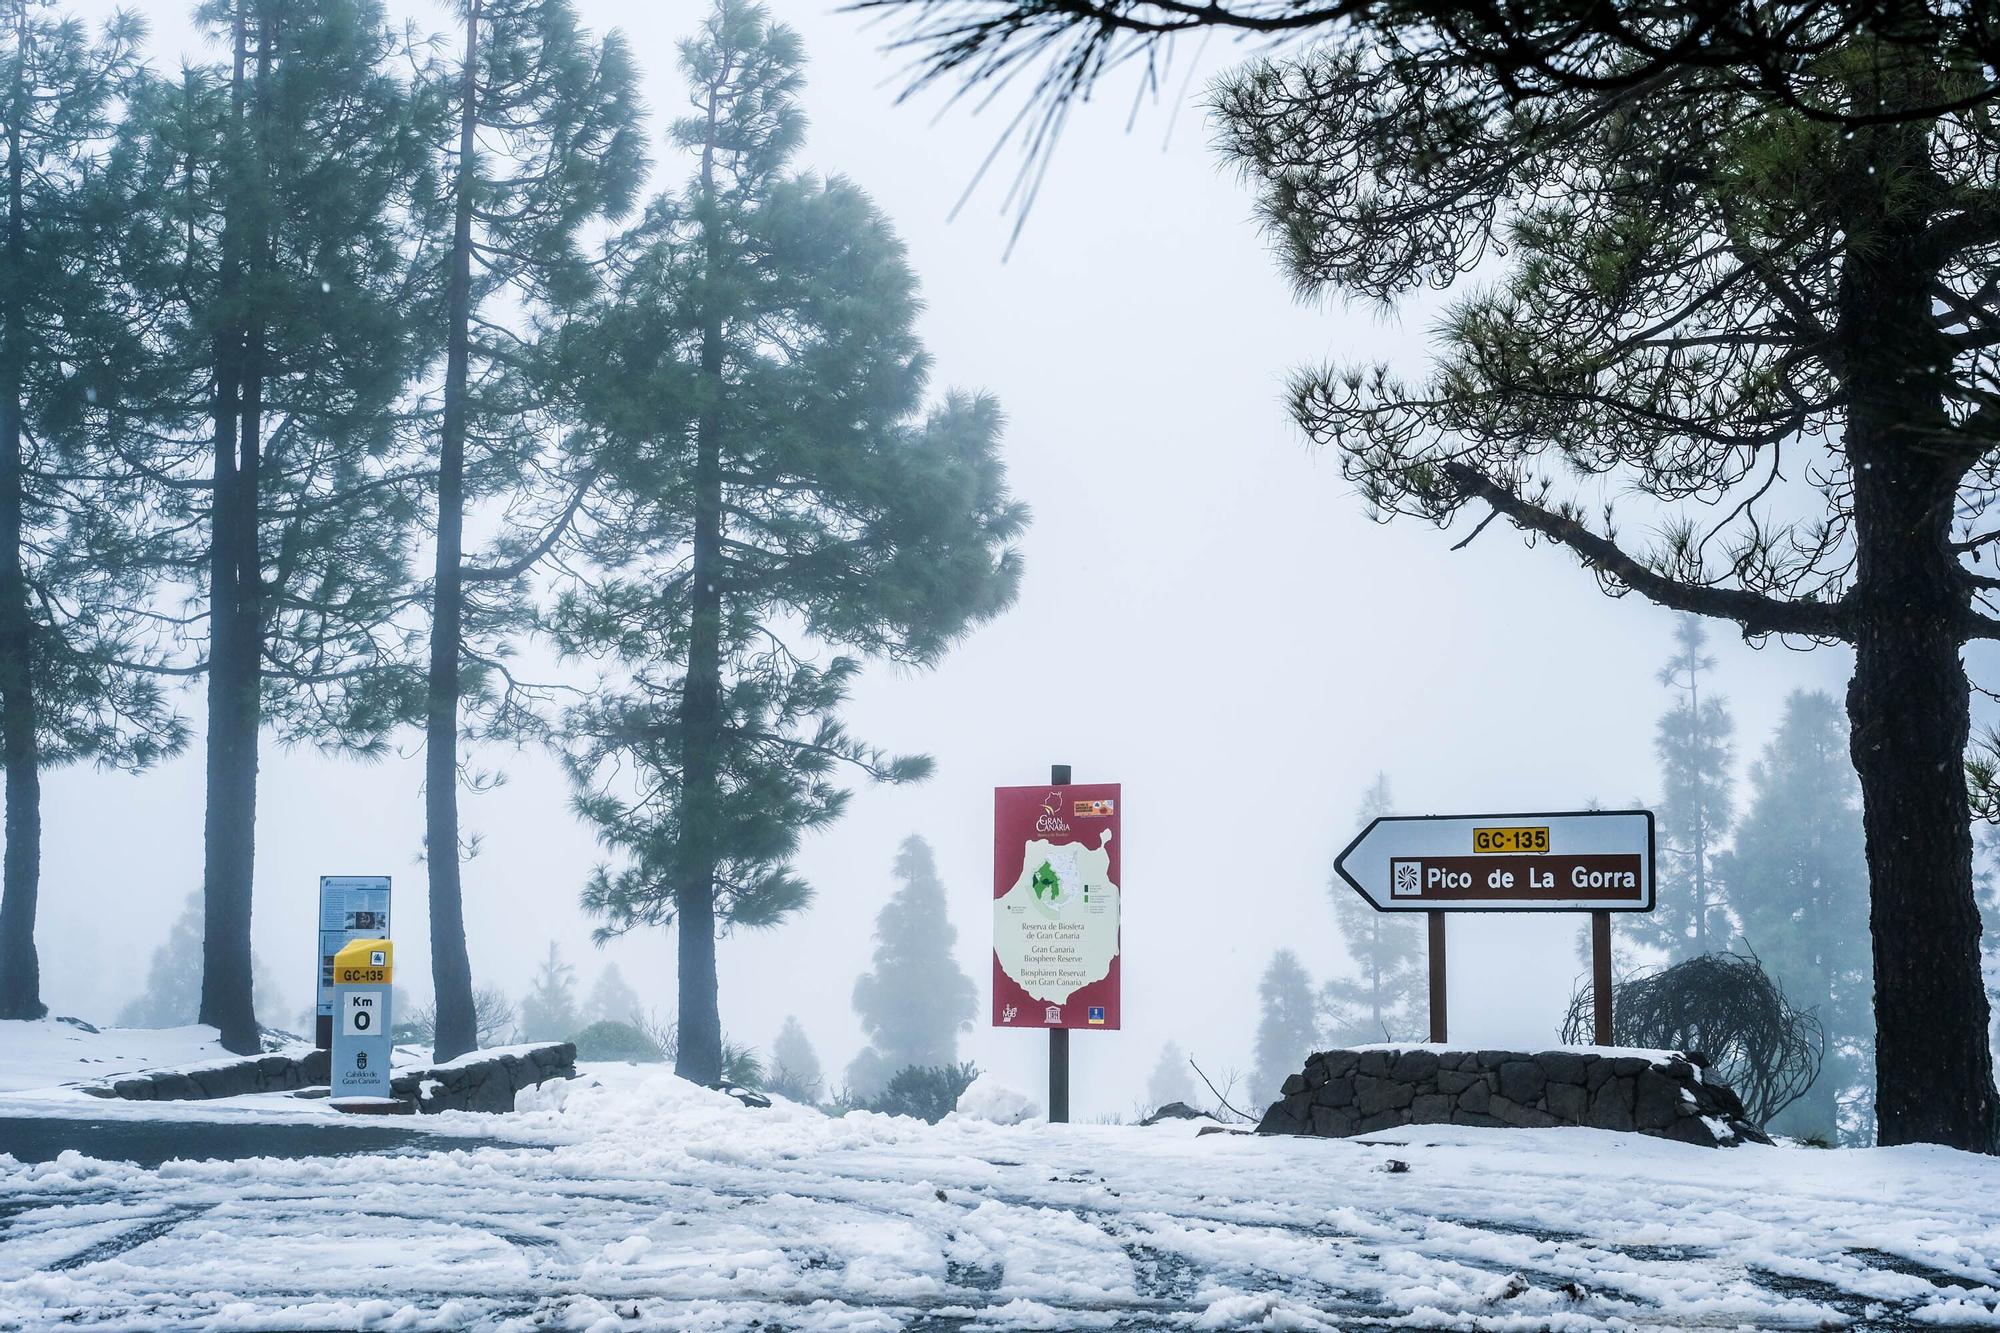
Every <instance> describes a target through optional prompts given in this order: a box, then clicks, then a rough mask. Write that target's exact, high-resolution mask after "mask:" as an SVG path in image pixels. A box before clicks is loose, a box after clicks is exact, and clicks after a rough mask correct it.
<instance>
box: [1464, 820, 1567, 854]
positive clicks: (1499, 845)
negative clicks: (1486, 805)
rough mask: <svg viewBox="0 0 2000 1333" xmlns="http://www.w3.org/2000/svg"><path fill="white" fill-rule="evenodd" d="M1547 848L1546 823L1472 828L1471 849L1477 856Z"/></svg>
mask: <svg viewBox="0 0 2000 1333" xmlns="http://www.w3.org/2000/svg"><path fill="white" fill-rule="evenodd" d="M1548 849H1549V829H1548V825H1546V824H1543V825H1541V826H1539V827H1526V828H1475V829H1473V830H1472V851H1473V854H1474V855H1477V856H1494V855H1501V854H1504V853H1507V852H1546V851H1547V850H1548Z"/></svg>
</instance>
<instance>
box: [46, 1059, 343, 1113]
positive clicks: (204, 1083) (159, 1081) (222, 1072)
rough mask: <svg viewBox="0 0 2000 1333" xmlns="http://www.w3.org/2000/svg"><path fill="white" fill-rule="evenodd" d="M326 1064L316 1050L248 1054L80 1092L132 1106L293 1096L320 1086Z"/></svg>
mask: <svg viewBox="0 0 2000 1333" xmlns="http://www.w3.org/2000/svg"><path fill="white" fill-rule="evenodd" d="M329 1060H330V1057H329V1056H328V1054H327V1052H325V1051H320V1050H313V1051H308V1052H306V1053H305V1055H303V1056H297V1055H286V1054H283V1053H281V1052H277V1053H273V1054H270V1055H251V1056H245V1057H244V1058H243V1059H241V1060H218V1061H216V1062H215V1063H213V1064H204V1065H186V1066H182V1067H181V1068H179V1069H149V1070H146V1071H145V1072H144V1073H140V1074H128V1075H126V1076H125V1077H123V1078H115V1079H113V1080H111V1081H110V1082H109V1083H89V1084H85V1085H84V1088H83V1091H85V1092H87V1093H89V1094H90V1095H91V1096H93V1097H117V1098H120V1099H122V1100H125V1101H134V1102H189V1101H206V1100H209V1099H211V1098H215V1097H242V1096H245V1095H247V1094H249V1093H254V1092H295V1091H297V1090H298V1089H300V1088H310V1087H314V1086H320V1087H324V1086H325V1085H326V1081H327V1074H328V1070H329V1067H330V1066H329Z"/></svg>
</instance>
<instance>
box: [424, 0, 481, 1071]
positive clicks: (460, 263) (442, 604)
mask: <svg viewBox="0 0 2000 1333" xmlns="http://www.w3.org/2000/svg"><path fill="white" fill-rule="evenodd" d="M479 8H480V7H479V0H471V3H469V4H468V5H467V6H466V16H465V74H464V82H463V85H462V89H461V93H460V96H461V98H462V105H461V109H460V112H459V136H458V191H457V193H458V201H457V206H456V208H455V210H454V212H453V218H452V238H451V279H450V289H449V291H448V293H447V298H446V299H447V302H448V310H447V314H446V319H447V329H446V338H447V340H448V341H447V345H446V351H445V380H444V426H443V433H442V437H441V439H440V441H439V448H438V483H437V496H438V515H437V570H436V574H435V578H434V582H433V585H432V603H431V656H430V688H429V693H428V696H427V699H426V705H425V718H424V734H425V748H424V848H425V854H426V855H425V859H426V863H427V867H428V869H429V872H430V909H431V984H432V986H433V987H434V989H435V992H436V996H437V1030H436V1032H435V1033H434V1034H433V1038H432V1040H433V1043H434V1047H435V1049H434V1055H435V1056H436V1058H437V1059H439V1060H451V1059H455V1058H456V1057H458V1056H460V1055H463V1054H465V1053H466V1052H467V1051H469V1050H472V1049H473V1048H474V1047H475V1046H476V1045H478V1041H479V1034H478V1020H477V1017H476V1016H475V1014H474V1013H473V1000H472V962H471V959H470V958H469V957H468V955H467V953H466V947H465V900H464V889H463V885H462V883H461V880H460V867H459V859H458V853H459V834H458V705H459V669H460V657H461V653H462V650H463V643H464V634H465V582H464V569H463V566H462V561H463V559H464V547H465V399H466V392H467V380H468V377H469V374H470V372H469V369H468V363H469V361H470V357H471V351H470V347H469V345H468V344H469V341H470V337H471V329H470V325H471V320H472V184H473V150H474V147H475V146H476V145H475V130H476V127H477V124H478V119H477V117H478V108H477V103H476V98H477V94H478V87H479V79H478V69H479V63H478V56H479Z"/></svg>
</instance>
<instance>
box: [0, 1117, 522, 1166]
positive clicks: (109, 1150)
mask: <svg viewBox="0 0 2000 1333" xmlns="http://www.w3.org/2000/svg"><path fill="white" fill-rule="evenodd" d="M495 1146H503V1145H502V1144H501V1141H500V1140H497V1139H474V1138H463V1137H457V1136H446V1135H440V1134H430V1133H426V1132H425V1131H423V1130H421V1129H418V1128H417V1127H416V1126H414V1125H411V1124H399V1123H390V1122H371V1123H365V1124H354V1125H346V1124H333V1125H313V1124H271V1123H268V1122H261V1121H254V1120H165V1121H152V1120H127V1119H115V1120H82V1119H73V1118H70V1117H63V1116H11V1115H10V1116H0V1153H5V1154H8V1155H10V1156H12V1157H13V1158H15V1160H17V1161H21V1162H48V1161H53V1160H55V1158H56V1157H57V1156H58V1155H59V1154H61V1153H63V1152H64V1151H66V1150H68V1149H71V1148H74V1149H75V1150H76V1151H78V1152H80V1153H82V1154H83V1155H84V1156H86V1157H95V1158H98V1159H99V1160H102V1161H112V1162H131V1163H132V1164H133V1165H135V1166H142V1167H156V1166H158V1165H160V1164H161V1163H162V1162H167V1161H172V1160H174V1159H177V1158H178V1159H181V1160H195V1161H225V1162H233V1161H239V1160H241V1159H243V1158H246V1157H278V1158H283V1159H286V1160H289V1161H299V1160H303V1159H305V1158H309V1157H353V1156H356V1155H359V1154H364V1153H381V1152H395V1151H403V1152H429V1151H433V1150H436V1149H440V1148H476V1147H495Z"/></svg>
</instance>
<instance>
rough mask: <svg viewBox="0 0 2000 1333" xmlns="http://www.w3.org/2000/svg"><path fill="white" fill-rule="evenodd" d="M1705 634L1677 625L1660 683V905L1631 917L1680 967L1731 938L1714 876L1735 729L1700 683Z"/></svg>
mask: <svg viewBox="0 0 2000 1333" xmlns="http://www.w3.org/2000/svg"><path fill="white" fill-rule="evenodd" d="M1707 644H1708V628H1707V626H1705V625H1704V624H1703V623H1702V622H1701V620H1700V618H1699V617H1696V616H1681V617H1679V618H1678V619H1677V620H1676V621H1675V622H1674V645H1675V651H1674V655H1673V656H1672V657H1670V658H1668V659H1667V663H1666V665H1665V666H1663V667H1661V668H1660V674H1659V681H1660V684H1662V685H1665V686H1666V687H1667V688H1668V689H1671V690H1673V691H1674V692H1675V694H1676V695H1677V697H1676V698H1675V700H1674V703H1673V706H1672V707H1670V708H1668V709H1667V711H1666V712H1664V713H1662V714H1661V715H1660V722H1659V727H1658V728H1657V730H1656V731H1655V732H1654V740H1653V750H1654V753H1655V754H1657V755H1658V756H1659V760H1660V786H1661V791H1660V805H1659V829H1658V838H1659V857H1660V865H1659V869H1658V875H1659V886H1658V893H1657V899H1658V901H1657V904H1656V906H1655V907H1654V909H1653V910H1652V911H1651V912H1649V913H1644V914H1642V915H1639V916H1635V917H1633V918H1632V923H1633V928H1634V931H1635V933H1637V934H1638V936H1639V938H1640V939H1641V940H1643V941H1644V942H1645V943H1647V944H1651V945H1655V946H1657V947H1659V948H1662V949H1665V950H1666V951H1667V954H1668V957H1669V960H1670V961H1673V962H1679V961H1680V960H1681V959H1683V958H1687V957H1691V956H1693V955H1695V954H1703V953H1708V952H1710V951H1711V950H1714V949H1719V948H1723V947H1724V946H1725V945H1726V944H1727V942H1728V939H1729V933H1730V932H1729V907H1728V895H1727V893H1726V892H1725V891H1724V887H1723V885H1722V883H1721V881H1720V878H1719V877H1718V876H1717V874H1716V857H1717V855H1718V853H1720V852H1721V851H1722V844H1723V841H1724V839H1725V838H1726V837H1727V835H1728V833H1729V826H1730V822H1731V821H1732V820H1733V818H1734V817H1735V816H1734V806H1733V800H1734V787H1735V779H1734V778H1733V776H1732V775H1731V772H1730V769H1731V766H1732V765H1733V764H1734V763H1735V760H1736V752H1735V747H1734V745H1732V744H1731V742H1730V736H1731V733H1732V732H1733V731H1734V729H1735V723H1734V722H1733V721H1732V720H1731V719H1730V716H1729V705H1728V703H1727V701H1725V700H1724V699H1723V698H1722V696H1720V695H1718V694H1716V693H1715V692H1714V691H1713V690H1712V689H1710V690H1709V691H1707V692H1706V693H1704V692H1703V688H1702V687H1703V683H1704V681H1703V678H1704V677H1705V676H1706V675H1707V674H1708V673H1710V672H1711V671H1713V670H1714V669H1715V659H1714V658H1713V657H1710V656H1709V655H1708V654H1707V653H1706V652H1705V651H1704V649H1705V648H1706V647H1707Z"/></svg>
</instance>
